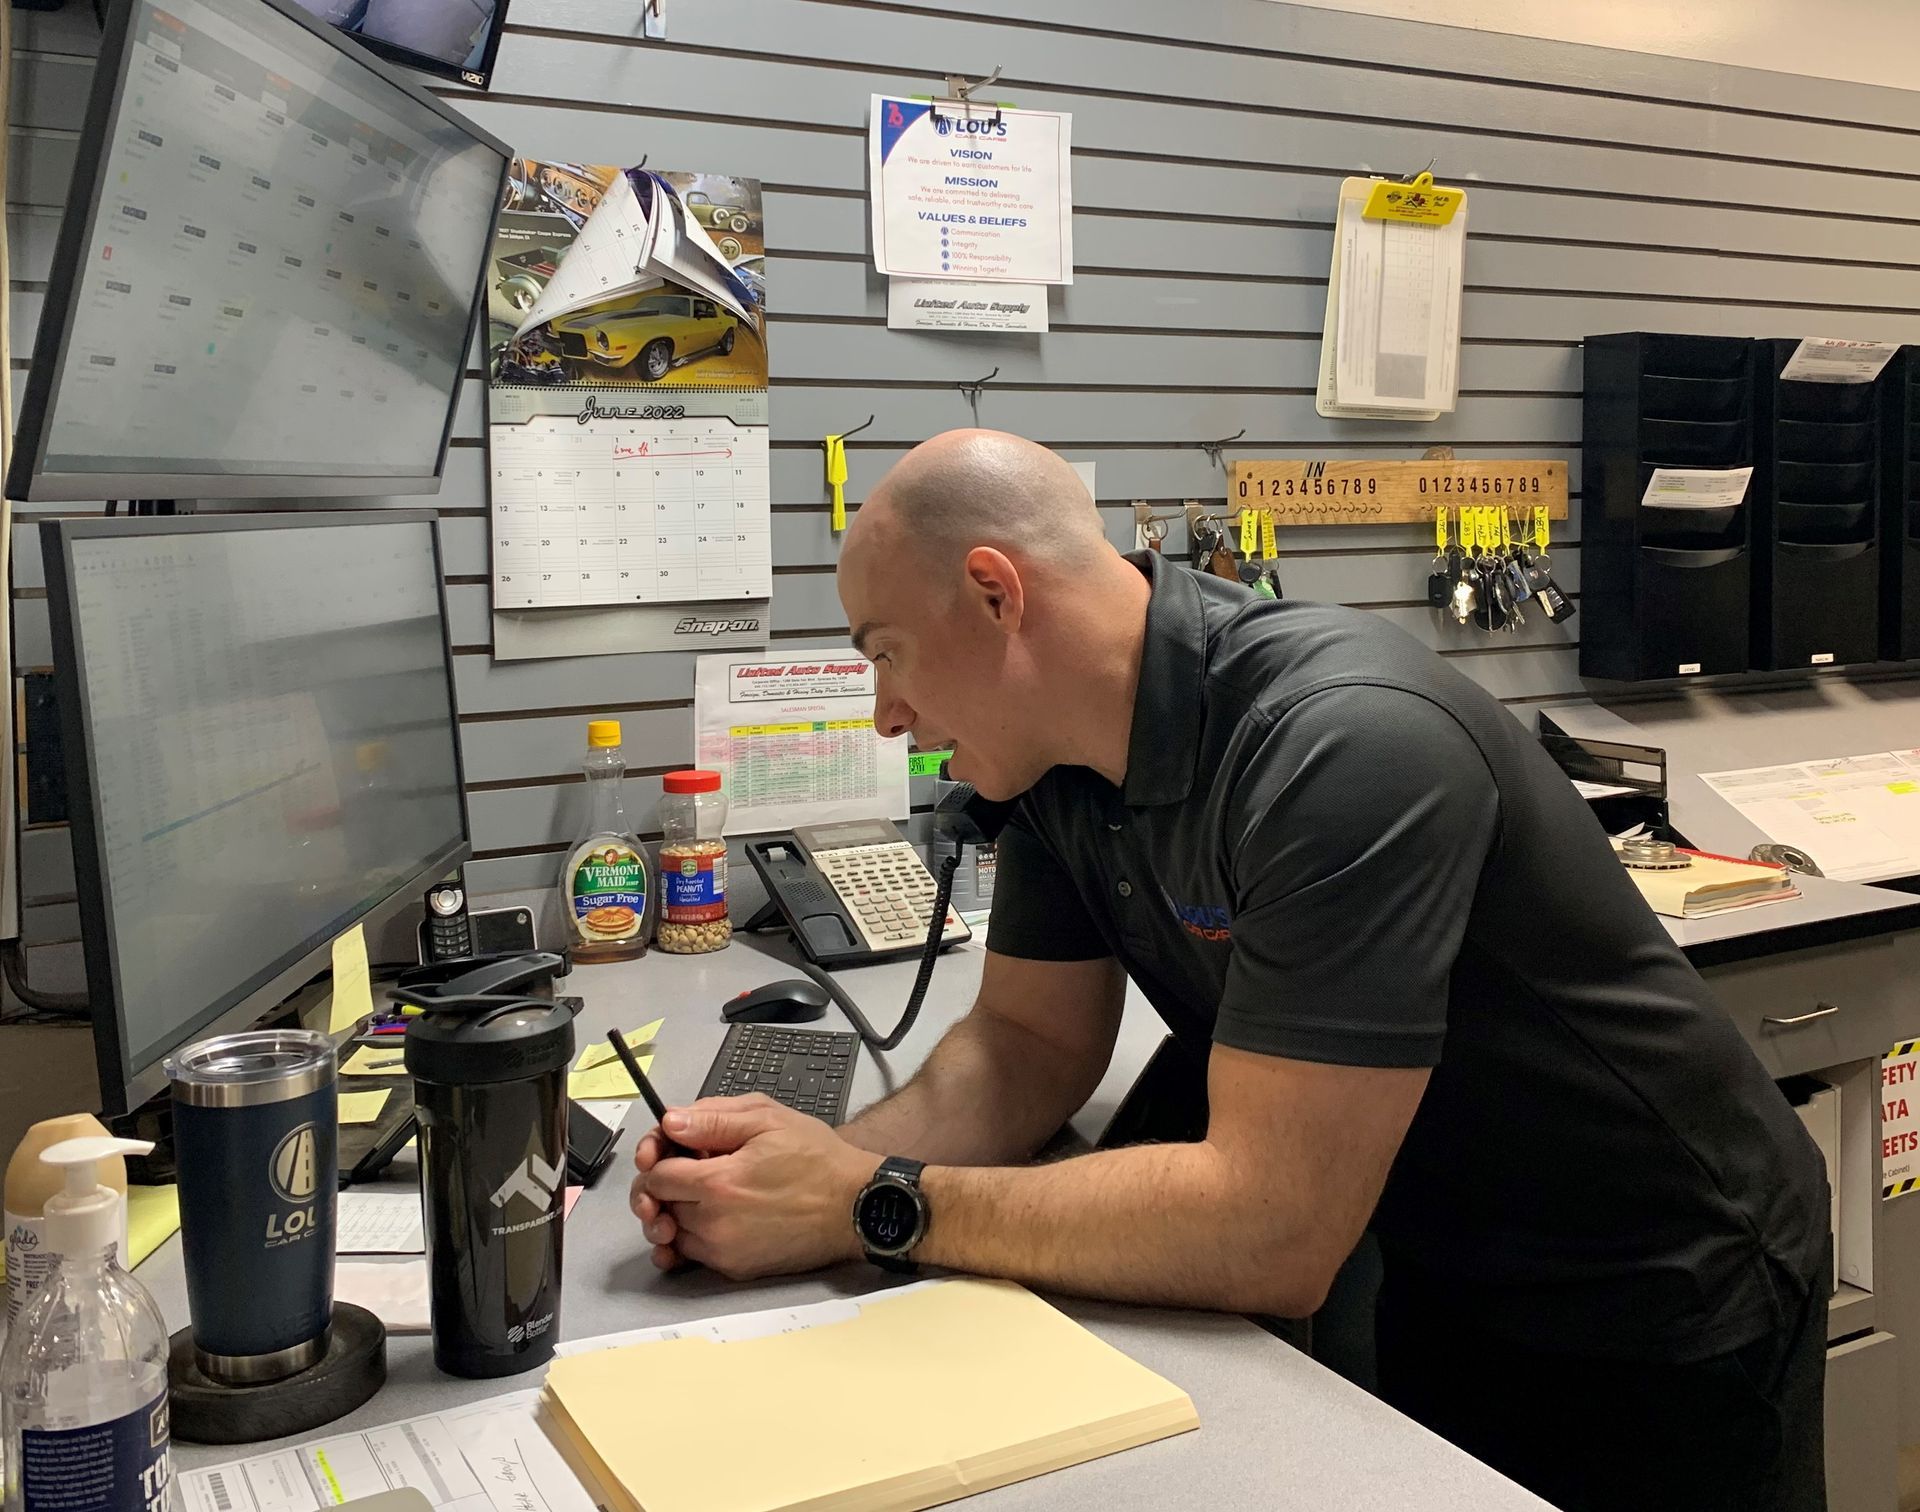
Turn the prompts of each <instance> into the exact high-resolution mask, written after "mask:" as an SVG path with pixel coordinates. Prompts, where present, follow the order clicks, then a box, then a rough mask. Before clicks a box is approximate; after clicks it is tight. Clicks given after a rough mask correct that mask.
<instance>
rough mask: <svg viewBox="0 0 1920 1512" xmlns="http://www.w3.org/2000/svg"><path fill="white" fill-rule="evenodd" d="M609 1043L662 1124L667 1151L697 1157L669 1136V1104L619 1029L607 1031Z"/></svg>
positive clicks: (661, 1136)
mask: <svg viewBox="0 0 1920 1512" xmlns="http://www.w3.org/2000/svg"><path fill="white" fill-rule="evenodd" d="M607 1043H608V1044H609V1045H612V1046H613V1053H614V1054H615V1055H617V1056H619V1057H620V1064H621V1065H623V1066H625V1067H626V1068H627V1075H629V1076H631V1077H632V1078H633V1084H634V1085H635V1086H636V1087H638V1088H639V1089H640V1096H641V1097H642V1098H643V1099H645V1101H646V1104H647V1111H648V1112H650V1113H652V1114H653V1121H654V1122H655V1123H657V1124H658V1125H660V1142H661V1143H662V1144H664V1145H665V1146H666V1147H667V1153H668V1154H669V1155H679V1156H682V1157H684V1158H685V1159H688V1160H692V1159H695V1158H696V1157H695V1155H694V1153H693V1151H691V1150H689V1149H688V1148H687V1147H686V1146H685V1145H682V1144H676V1143H675V1142H674V1141H673V1140H671V1139H669V1138H667V1105H666V1104H665V1103H663V1102H661V1101H660V1094H659V1093H658V1092H656V1091H654V1090H653V1083H652V1082H650V1081H648V1080H647V1073H646V1072H644V1071H642V1070H641V1069H640V1062H639V1061H637V1060H635V1059H634V1058H633V1052H632V1051H631V1050H629V1049H628V1048H627V1042H626V1041H625V1040H624V1039H622V1038H621V1037H620V1031H619V1030H618V1029H609V1030H608V1031H607Z"/></svg>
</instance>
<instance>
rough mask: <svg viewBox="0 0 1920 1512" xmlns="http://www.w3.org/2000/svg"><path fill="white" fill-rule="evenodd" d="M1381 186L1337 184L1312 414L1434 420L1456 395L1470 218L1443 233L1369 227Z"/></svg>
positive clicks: (1353, 181) (1407, 225)
mask: <svg viewBox="0 0 1920 1512" xmlns="http://www.w3.org/2000/svg"><path fill="white" fill-rule="evenodd" d="M1378 182H1379V180H1377V179H1364V178H1350V179H1347V180H1345V181H1343V182H1342V183H1341V185H1340V208H1339V215H1338V218H1337V220H1336V222H1335V224H1334V230H1333V267H1332V270H1331V272H1330V274H1329V276H1328V279H1327V315H1326V325H1325V330H1324V332H1323V334H1322V337H1321V343H1320V384H1319V391H1318V396H1317V402H1316V405H1315V408H1316V409H1317V410H1318V411H1319V413H1320V414H1322V415H1326V416H1329V417H1342V416H1344V417H1348V418H1356V419H1377V420H1435V419H1438V418H1439V417H1440V416H1441V415H1443V414H1447V413H1450V412H1451V411H1452V409H1453V407H1454V404H1455V401H1456V399H1457V398H1458V395H1459V391H1460V290H1461V285H1462V281H1463V278H1464V275H1465V268H1466V238H1467V210H1466V206H1465V204H1464V203H1463V204H1461V205H1460V207H1459V209H1458V210H1457V211H1456V212H1455V213H1454V214H1453V216H1452V218H1451V219H1450V220H1449V221H1447V223H1446V224H1444V225H1435V224H1430V223H1422V222H1418V221H1403V220H1391V219H1387V220H1371V219H1368V218H1367V216H1366V215H1364V214H1363V213H1362V212H1363V211H1364V210H1365V208H1366V206H1367V201H1368V197H1369V196H1370V195H1371V194H1372V192H1373V189H1374V187H1375V185H1376V184H1377V183H1378Z"/></svg>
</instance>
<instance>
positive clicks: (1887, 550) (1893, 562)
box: [1879, 346, 1920, 661]
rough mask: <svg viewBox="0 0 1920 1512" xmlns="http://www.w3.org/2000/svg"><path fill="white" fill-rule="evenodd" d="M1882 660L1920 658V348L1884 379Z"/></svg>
mask: <svg viewBox="0 0 1920 1512" xmlns="http://www.w3.org/2000/svg"><path fill="white" fill-rule="evenodd" d="M1879 387H1880V395H1879V398H1880V654H1881V656H1883V657H1884V658H1886V659H1887V660H1888V661H1911V660H1914V659H1915V658H1920V347H1910V346H1909V347H1902V348H1901V349H1900V350H1899V351H1898V352H1897V353H1895V354H1894V358H1893V361H1892V362H1890V363H1888V364H1887V369H1886V371H1885V372H1884V373H1882V374H1881V375H1880V385H1879Z"/></svg>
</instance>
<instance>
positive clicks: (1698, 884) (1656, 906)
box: [1627, 850, 1800, 919]
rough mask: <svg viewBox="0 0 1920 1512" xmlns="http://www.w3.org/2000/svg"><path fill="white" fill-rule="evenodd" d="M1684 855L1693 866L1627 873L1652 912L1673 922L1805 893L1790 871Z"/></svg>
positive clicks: (1685, 852) (1690, 853) (1756, 863)
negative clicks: (1663, 915) (1795, 882)
mask: <svg viewBox="0 0 1920 1512" xmlns="http://www.w3.org/2000/svg"><path fill="white" fill-rule="evenodd" d="M1680 854H1681V855H1683V856H1687V857H1689V858H1691V860H1692V862H1693V864H1692V865H1691V866H1682V867H1676V868H1674V869H1673V870H1671V871H1645V870H1642V869H1640V868H1638V867H1629V868H1628V870H1627V875H1628V876H1630V877H1632V878H1633V880H1634V885H1635V886H1637V887H1638V888H1639V889H1640V895H1641V896H1642V897H1643V898H1645V899H1646V900H1647V904H1648V906H1649V907H1651V908H1652V909H1653V911H1654V912H1655V913H1657V914H1665V915H1666V916H1667V917H1668V918H1670V919H1699V918H1705V917H1706V916H1707V915H1709V914H1717V913H1726V912H1727V911H1728V910H1729V909H1734V908H1751V907H1752V906H1753V905H1754V904H1756V903H1783V902H1785V901H1786V900H1787V899H1789V898H1797V897H1799V896H1800V889H1799V888H1797V887H1795V886H1794V885H1793V876H1792V874H1791V873H1790V872H1788V871H1787V869H1786V868H1785V867H1784V866H1770V865H1768V864H1767V863H1765V862H1762V861H1730V860H1728V859H1727V858H1726V857H1724V856H1710V855H1707V854H1706V853H1704V852H1702V851H1689V850H1683V851H1681V852H1680Z"/></svg>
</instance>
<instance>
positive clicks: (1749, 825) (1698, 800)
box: [1539, 678, 1920, 856]
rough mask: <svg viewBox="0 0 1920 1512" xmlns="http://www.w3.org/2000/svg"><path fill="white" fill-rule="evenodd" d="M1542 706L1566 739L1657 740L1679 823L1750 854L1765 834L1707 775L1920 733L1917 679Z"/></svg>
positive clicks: (1898, 743) (1908, 739)
mask: <svg viewBox="0 0 1920 1512" xmlns="http://www.w3.org/2000/svg"><path fill="white" fill-rule="evenodd" d="M1539 712H1540V714H1541V715H1542V716H1543V717H1544V718H1547V719H1551V720H1552V721H1553V722H1554V723H1555V724H1556V725H1558V726H1559V727H1560V728H1561V729H1562V730H1564V731H1566V733H1567V734H1569V735H1575V736H1579V737H1582V738H1584V739H1588V740H1618V741H1626V742H1631V743H1633V744H1637V745H1651V746H1659V747H1660V748H1661V749H1662V750H1663V751H1665V752H1666V753H1667V804H1668V808H1669V810H1670V812H1671V814H1672V816H1673V823H1674V825H1675V827H1676V828H1678V829H1679V830H1680V831H1681V833H1682V834H1684V835H1686V836H1687V838H1688V839H1690V840H1691V841H1693V843H1694V844H1695V845H1697V846H1699V847H1701V848H1702V849H1703V850H1711V851H1717V852H1718V853H1719V854H1721V855H1725V856H1744V855H1746V854H1747V853H1748V852H1749V851H1751V850H1752V849H1753V847H1754V846H1756V845H1759V844H1762V843H1763V842H1765V841H1766V840H1767V838H1768V836H1767V835H1766V834H1764V833H1763V832H1762V831H1761V829H1760V827H1759V826H1758V825H1756V824H1754V823H1753V822H1752V821H1751V820H1750V819H1748V818H1747V817H1746V816H1745V815H1743V814H1742V813H1741V812H1740V811H1739V810H1738V809H1736V808H1735V807H1734V806H1733V805H1732V804H1731V803H1728V802H1727V801H1726V800H1725V799H1724V798H1722V797H1721V796H1720V795H1719V794H1718V793H1716V792H1714V790H1713V789H1712V788H1710V787H1708V786H1707V784H1706V783H1705V782H1703V781H1701V779H1700V773H1702V772H1731V771H1740V770H1742V769H1744V768H1746V767H1758V766H1777V765H1780V764H1782V763H1785V762H1794V761H1812V760H1815V759H1816V758H1819V757H1822V756H1858V755H1863V754H1865V753H1867V752H1870V751H1893V750H1906V749H1909V748H1910V747H1912V746H1913V745H1914V744H1916V740H1917V737H1916V735H1915V732H1916V731H1920V678H1896V679H1889V680H1886V681H1879V682H1863V683H1851V682H1845V681H1842V680H1841V679H1839V678H1816V679H1814V680H1813V681H1812V682H1811V683H1809V684H1803V685H1796V686H1793V687H1786V688H1757V689H1752V690H1741V689H1726V690H1722V691H1714V690H1711V689H1694V690H1687V689H1682V690H1680V691H1679V692H1676V693H1673V694H1671V695H1669V696H1666V697H1661V698H1649V699H1635V700H1632V701H1627V700H1619V701H1615V702H1610V703H1605V704H1601V703H1595V702H1592V701H1591V700H1586V699H1582V700H1580V701H1578V702H1573V703H1565V704H1546V705H1543V706H1542V707H1541V709H1540V711H1539Z"/></svg>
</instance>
